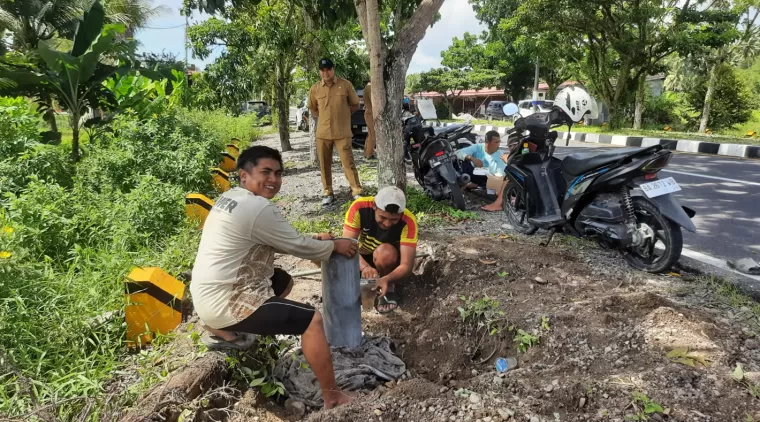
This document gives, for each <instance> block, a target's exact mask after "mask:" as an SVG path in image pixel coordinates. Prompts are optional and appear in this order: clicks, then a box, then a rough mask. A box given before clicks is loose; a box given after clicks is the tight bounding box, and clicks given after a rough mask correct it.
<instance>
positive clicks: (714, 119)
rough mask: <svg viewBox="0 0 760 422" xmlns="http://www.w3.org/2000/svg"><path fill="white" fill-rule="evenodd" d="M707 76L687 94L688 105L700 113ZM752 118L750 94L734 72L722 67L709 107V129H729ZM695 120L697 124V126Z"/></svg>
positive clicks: (705, 91)
mask: <svg viewBox="0 0 760 422" xmlns="http://www.w3.org/2000/svg"><path fill="white" fill-rule="evenodd" d="M708 79H709V75H705V76H703V77H702V78H701V80H700V81H699V82H698V83H697V84H696V85H695V89H693V90H691V91H690V92H689V93H688V99H689V104H690V105H691V106H692V107H693V108H694V109H695V110H698V111H699V112H700V113H701V112H702V107H703V106H704V101H705V94H706V93H707V85H708V82H709V80H708ZM750 116H752V94H751V92H750V91H749V89H748V88H747V87H746V86H745V84H744V83H743V82H742V81H741V80H740V79H739V78H737V77H736V74H735V72H734V70H733V69H732V68H731V67H730V66H728V65H723V66H721V67H720V68H719V69H718V80H717V83H716V84H715V91H714V93H713V100H712V104H711V106H710V119H709V121H708V122H707V126H708V127H709V128H710V129H713V130H715V129H720V128H727V127H731V126H733V125H735V124H737V123H744V122H746V121H747V120H749V118H750ZM698 122H699V121H698V120H697V124H698Z"/></svg>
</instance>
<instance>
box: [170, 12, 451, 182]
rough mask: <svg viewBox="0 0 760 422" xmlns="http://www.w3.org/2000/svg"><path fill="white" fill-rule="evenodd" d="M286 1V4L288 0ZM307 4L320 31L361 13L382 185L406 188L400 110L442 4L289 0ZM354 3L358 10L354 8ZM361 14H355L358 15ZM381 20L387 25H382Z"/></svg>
mask: <svg viewBox="0 0 760 422" xmlns="http://www.w3.org/2000/svg"><path fill="white" fill-rule="evenodd" d="M185 1H186V4H188V5H189V6H190V7H193V8H198V9H201V10H203V11H205V12H207V13H215V12H217V11H220V10H225V9H228V8H229V5H231V6H232V7H233V8H237V7H242V6H243V5H251V4H258V3H259V2H260V1H261V0H232V1H231V2H230V4H228V3H227V1H225V0H185ZM283 1H285V0H283ZM287 1H289V2H291V3H293V4H295V5H298V6H302V7H303V8H304V10H305V12H306V13H308V14H310V15H311V16H312V17H314V19H315V25H316V26H318V27H321V28H329V27H335V26H336V25H339V24H343V23H345V22H348V21H351V20H352V19H354V18H355V16H356V15H358V18H359V23H360V25H361V28H362V34H363V36H364V40H365V42H366V48H367V53H368V54H369V59H370V79H371V81H372V87H373V89H372V105H373V107H372V112H373V117H374V120H375V135H376V138H377V155H378V159H379V165H378V172H377V177H378V184H379V185H380V186H381V187H382V186H389V185H395V186H398V187H401V188H404V187H406V169H405V168H404V160H403V158H404V149H403V141H402V138H401V136H399V135H400V133H401V106H402V102H403V97H404V81H405V76H406V71H407V69H408V68H409V63H410V62H411V60H412V56H413V55H414V52H415V51H416V50H417V44H419V42H420V41H421V40H422V37H424V36H425V31H426V30H427V28H428V27H429V26H430V25H432V24H433V22H434V21H435V19H436V18H437V16H438V10H439V9H440V8H441V5H442V4H443V0H391V1H388V2H383V3H382V4H380V3H379V1H378V0H356V1H355V2H353V3H351V2H349V1H348V0H337V1H329V0H287ZM351 5H353V6H354V7H355V9H351ZM354 11H355V12H356V15H354V14H353V12H354ZM381 21H382V22H383V25H381Z"/></svg>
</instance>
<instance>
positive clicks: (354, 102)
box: [346, 82, 359, 114]
mask: <svg viewBox="0 0 760 422" xmlns="http://www.w3.org/2000/svg"><path fill="white" fill-rule="evenodd" d="M346 84H347V85H348V105H349V106H351V114H353V113H354V112H355V111H356V110H359V96H358V95H356V90H355V89H354V87H353V85H351V82H347V83H346Z"/></svg>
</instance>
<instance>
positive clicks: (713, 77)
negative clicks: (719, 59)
mask: <svg viewBox="0 0 760 422" xmlns="http://www.w3.org/2000/svg"><path fill="white" fill-rule="evenodd" d="M719 66H720V63H715V64H713V65H712V68H711V69H710V80H709V81H708V82H707V93H705V105H704V106H703V107H702V118H701V119H700V120H699V133H705V132H706V131H707V123H708V122H709V121H710V106H711V105H712V100H713V94H714V93H715V84H716V83H717V82H718V67H719Z"/></svg>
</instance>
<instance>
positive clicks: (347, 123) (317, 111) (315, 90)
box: [308, 59, 362, 206]
mask: <svg viewBox="0 0 760 422" xmlns="http://www.w3.org/2000/svg"><path fill="white" fill-rule="evenodd" d="M319 75H320V76H321V77H322V80H321V81H319V82H317V83H315V84H314V86H312V87H311V89H310V90H309V104H308V107H309V110H310V111H311V112H312V113H313V115H314V117H316V118H318V121H317V157H318V158H319V166H320V168H321V170H322V187H324V189H325V191H324V194H325V196H324V197H323V198H322V205H323V206H325V205H330V204H332V203H333V201H334V200H335V196H334V195H333V189H332V156H333V145H334V146H335V147H336V148H338V155H339V156H340V161H341V164H343V173H344V174H345V175H346V179H348V184H349V185H351V194H352V195H353V197H354V198H359V197H360V196H361V193H362V185H361V184H360V183H359V172H358V171H357V170H356V165H355V164H354V155H353V151H351V136H352V135H351V114H352V113H353V112H355V111H356V110H358V109H359V96H358V95H356V91H355V90H354V87H353V86H352V85H351V83H350V82H348V81H347V80H345V79H342V78H339V77H337V76H335V69H334V68H333V62H332V61H331V60H330V59H322V60H320V61H319Z"/></svg>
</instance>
